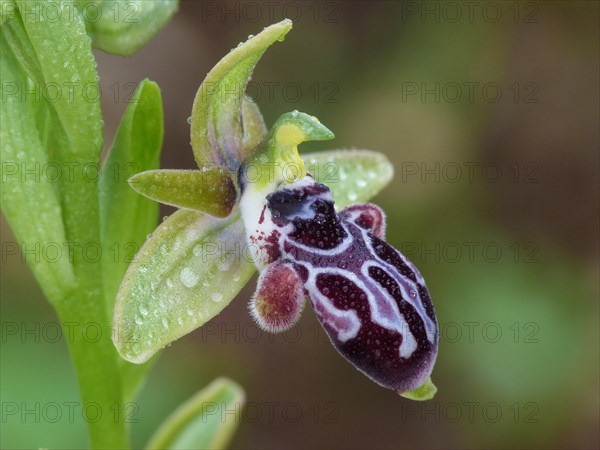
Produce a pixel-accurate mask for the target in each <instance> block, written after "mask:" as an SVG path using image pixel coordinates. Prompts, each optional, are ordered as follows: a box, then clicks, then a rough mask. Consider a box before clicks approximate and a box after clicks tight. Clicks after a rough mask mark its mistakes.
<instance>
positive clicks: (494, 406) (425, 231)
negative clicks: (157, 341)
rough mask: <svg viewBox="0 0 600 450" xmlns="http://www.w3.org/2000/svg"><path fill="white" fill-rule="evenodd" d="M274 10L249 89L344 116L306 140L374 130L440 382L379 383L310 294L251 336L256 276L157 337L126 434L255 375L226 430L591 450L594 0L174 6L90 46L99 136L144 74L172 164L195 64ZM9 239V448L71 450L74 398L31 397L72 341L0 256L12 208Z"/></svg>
mask: <svg viewBox="0 0 600 450" xmlns="http://www.w3.org/2000/svg"><path fill="white" fill-rule="evenodd" d="M248 5H250V6H248ZM457 14H460V16H458V15H457ZM498 14H500V16H499V15H498ZM284 16H288V17H290V18H292V19H294V18H296V20H295V25H294V30H293V31H292V32H291V33H290V34H289V35H288V37H287V38H286V41H285V43H283V44H276V45H275V46H273V47H272V48H271V49H270V50H269V51H268V52H267V53H266V54H265V56H264V58H263V60H262V61H261V62H260V63H259V65H258V68H257V70H256V72H255V75H254V78H253V82H252V84H251V87H250V89H249V93H250V94H251V95H253V96H254V97H255V99H256V100H257V102H258V104H259V105H260V107H261V109H262V111H263V113H264V115H265V117H266V119H267V123H269V124H270V123H272V122H273V121H274V120H275V119H276V118H277V117H278V115H279V114H281V113H283V112H287V111H289V110H293V109H298V110H301V111H304V112H307V113H310V114H314V115H316V116H318V117H319V118H320V119H321V121H322V122H323V123H325V124H326V125H327V126H328V127H329V128H331V129H332V130H333V131H334V132H335V133H336V139H335V140H334V141H332V142H330V143H327V144H328V146H327V147H323V146H322V144H318V145H306V147H305V148H302V149H301V150H302V151H312V150H319V149H329V148H353V147H356V148H368V149H373V150H377V151H380V152H383V153H385V154H386V155H387V156H388V157H389V158H390V160H391V161H392V162H393V163H394V165H395V168H396V176H395V179H394V180H393V182H392V183H391V185H390V186H389V187H388V188H387V189H386V190H385V191H383V192H382V193H381V194H380V195H379V197H378V198H376V199H375V202H376V203H379V204H380V205H381V206H382V207H383V208H384V209H385V210H386V212H387V214H388V239H389V241H390V242H391V243H392V244H393V245H395V246H396V247H398V248H399V249H401V250H403V251H404V252H405V253H406V254H407V256H409V258H410V259H412V261H413V262H414V263H415V264H416V265H417V266H418V267H419V268H420V269H421V272H422V273H423V275H424V276H425V278H426V280H427V283H428V286H429V289H430V292H431V295H432V298H433V300H434V304H435V307H436V310H437V314H438V320H439V322H440V332H441V336H440V349H439V357H438V362H437V365H436V368H435V370H434V373H433V379H434V382H435V383H436V385H437V386H438V388H439V392H438V395H437V396H436V398H435V399H434V400H433V401H431V402H428V403H423V404H417V403H411V402H410V401H409V400H405V399H402V398H400V397H398V396H397V395H395V394H393V393H391V392H389V391H386V390H384V389H382V388H379V387H378V386H376V385H375V384H373V383H372V382H370V381H369V380H368V379H367V378H365V377H364V376H363V375H361V374H360V373H358V372H357V371H355V370H354V369H353V368H352V367H351V366H350V365H349V364H348V363H347V362H346V361H344V360H343V359H342V358H341V357H340V356H339V355H338V354H337V353H336V351H335V350H334V348H333V347H332V346H331V345H330V344H329V343H328V342H327V338H326V336H325V335H324V334H323V333H322V332H321V331H320V326H319V324H318V322H317V321H316V320H315V317H314V314H313V312H312V311H311V309H310V307H307V308H306V310H305V313H304V315H303V318H302V319H301V322H300V324H299V325H298V326H297V328H295V329H293V330H291V331H290V332H288V333H286V334H284V335H277V336H267V335H266V334H263V333H261V332H260V331H259V330H257V328H256V327H255V326H254V324H253V323H252V320H251V318H250V317H249V315H248V313H247V306H246V305H247V301H248V299H249V297H250V295H251V293H252V291H253V288H254V281H252V282H251V283H250V284H249V285H248V287H247V288H246V289H245V290H244V291H243V292H242V293H241V294H240V296H239V297H238V298H237V299H236V300H234V301H233V302H232V303H231V305H230V306H229V307H228V308H227V309H226V310H225V311H224V312H223V314H221V315H220V316H219V317H218V318H217V319H215V320H214V321H213V322H211V323H210V324H208V325H207V326H206V327H204V328H203V329H201V330H197V331H196V332H195V333H192V334H191V335H188V336H187V337H186V338H184V339H182V340H180V341H178V342H176V343H175V344H173V345H172V346H171V347H170V348H168V349H167V350H166V351H164V352H163V354H162V356H161V357H160V360H159V361H158V363H157V364H156V366H155V367H154V368H153V370H152V371H151V372H150V376H149V379H148V382H147V384H146V385H145V387H144V388H143V390H142V392H141V394H140V397H139V402H138V404H137V405H136V406H135V408H133V407H132V409H131V412H132V415H131V420H132V422H133V423H132V429H133V435H134V444H135V446H136V447H141V446H142V445H143V444H144V443H145V441H146V440H147V438H148V436H149V435H150V434H151V433H152V432H153V430H154V429H155V428H156V426H157V425H158V424H159V423H160V422H161V421H162V419H163V418H164V417H165V416H166V415H167V414H168V413H169V412H170V411H172V410H173V409H174V408H175V407H176V406H177V405H178V404H180V403H181V402H182V401H184V400H185V399H186V398H188V397H189V396H191V395H192V394H193V393H194V392H196V391H197V390H198V389H200V388H202V387H203V386H204V385H206V384H208V383H209V382H210V381H211V380H212V379H213V378H215V377H217V376H221V375H224V376H228V377H230V378H232V379H234V380H236V381H238V382H239V383H240V384H241V385H242V386H243V387H244V388H245V390H246V391H247V401H248V407H247V409H246V411H245V413H244V414H243V416H242V418H241V421H240V426H239V430H238V433H237V434H236V436H235V438H234V440H233V442H232V445H231V446H232V448H240V449H245V448H267V449H286V448H290V449H298V448H302V449H304V448H328V449H349V448H351V449H363V448H469V449H471V448H473V449H476V448H483V447H485V448H492V449H494V448H498V449H505V448H519V449H521V448H536V449H539V448H569V449H572V448H598V446H599V445H600V444H599V431H598V423H599V413H598V411H599V400H598V399H599V386H598V379H599V373H598V372H599V362H598V354H599V352H598V348H599V329H598V324H599V318H598V317H599V316H598V313H599V311H598V304H599V302H598V294H599V292H598V288H599V286H598V246H599V241H598V225H599V224H598V215H599V190H598V188H599V179H598V168H599V151H598V145H599V123H600V120H599V119H600V115H599V87H598V86H599V82H598V80H599V61H598V54H599V40H598V37H599V22H598V18H599V8H598V3H597V2H587V1H583V2H576V1H573V2H556V1H552V2H544V1H542V2H391V1H371V2H361V1H347V2H313V1H307V2H278V1H274V2H251V3H244V2H226V3H220V2H183V3H182V4H181V8H180V11H179V13H178V14H176V16H175V18H174V19H173V20H172V22H171V23H170V24H169V25H168V26H167V27H166V28H165V29H164V30H163V31H162V32H161V33H159V35H158V36H157V37H156V38H155V39H154V40H153V41H152V42H151V43H150V44H149V45H148V46H147V47H145V48H143V49H142V50H141V51H140V52H139V53H138V54H136V55H135V56H133V57H131V58H120V57H115V56H110V55H106V54H102V53H100V52H97V58H98V66H99V72H100V77H101V86H102V89H103V94H102V101H103V111H104V114H105V122H106V133H105V136H106V139H107V143H109V142H110V139H111V137H112V136H113V135H114V132H115V128H116V125H117V124H118V121H119V119H120V117H121V114H122V113H123V111H124V109H125V107H126V105H127V103H126V98H127V95H130V94H131V92H132V90H133V87H134V84H132V83H137V82H139V80H141V79H143V78H145V77H148V78H150V79H152V80H155V81H157V82H158V83H159V85H160V86H161V88H162V92H163V98H164V104H165V119H166V124H165V130H166V131H165V145H164V151H163V158H162V165H163V167H165V168H193V167H194V162H193V157H192V152H191V148H190V146H189V125H188V123H187V118H188V117H189V115H190V111H191V105H192V101H193V98H194V94H195V92H196V90H197V88H198V86H199V84H200V82H201V81H202V79H203V78H204V76H205V74H206V73H207V72H208V71H209V70H210V68H211V67H212V66H213V65H214V64H215V63H216V62H217V61H218V60H219V58H221V57H222V56H224V55H225V54H226V53H227V52H228V50H229V49H230V48H232V47H235V45H236V44H237V43H238V42H239V41H241V40H243V39H245V38H246V36H247V35H249V34H251V33H252V34H255V33H256V32H257V31H259V30H261V29H262V27H263V26H266V25H267V24H268V23H270V22H274V21H278V20H280V19H282V18H283V17H284ZM457 87H458V88H457ZM170 212H171V211H170V210H167V209H165V210H164V214H169V213H170ZM2 241H3V257H2V283H1V289H2V291H1V294H2V303H1V307H2V330H3V332H2V352H1V365H2V377H1V395H2V402H3V413H2V424H1V425H2V433H1V438H0V440H1V442H0V443H1V447H2V448H36V447H48V448H81V447H84V446H85V445H86V436H85V424H84V422H83V420H82V419H81V414H80V410H78V409H77V408H76V409H75V411H76V413H75V414H74V416H73V417H68V415H66V414H63V415H62V417H60V418H59V419H57V420H53V419H54V418H55V415H54V413H53V411H51V410H50V409H48V408H46V410H45V411H44V406H45V405H49V404H53V402H56V403H57V404H59V405H62V406H61V410H62V411H63V413H64V412H65V411H67V409H68V408H67V407H65V406H64V405H65V403H67V402H78V401H79V399H78V392H77V386H76V383H75V378H74V373H73V370H72V367H71V365H70V361H69V359H68V354H67V350H66V346H65V342H64V339H58V340H57V342H52V341H53V340H54V339H53V337H54V332H53V327H52V324H54V323H55V322H56V321H57V319H56V317H55V315H54V313H53V311H52V310H51V308H50V307H49V306H48V305H47V304H46V302H45V300H44V299H43V296H42V294H41V292H40V290H39V288H38V287H37V286H36V283H35V281H34V279H33V277H32V275H31V273H30V271H29V269H28V268H27V266H26V264H24V263H23V262H22V257H21V255H9V254H8V253H7V252H5V244H6V243H11V242H13V241H14V238H13V236H12V235H11V233H10V230H9V229H8V227H7V225H6V222H5V221H3V222H2ZM10 324H17V325H18V326H19V327H20V329H33V330H36V327H38V328H37V330H38V331H34V332H32V333H31V334H28V335H26V336H25V337H23V336H21V335H12V334H10V333H9V332H8V331H9V329H8V327H10V326H12V325H10ZM36 336H37V337H40V339H39V342H36V341H37V340H38V339H37V338H36ZM8 404H10V405H14V404H16V405H18V407H19V408H33V409H34V411H35V410H36V408H37V411H38V412H33V413H31V414H26V415H25V417H24V418H23V417H21V415H20V414H17V415H11V414H8V413H7V411H6V410H5V406H6V405H8ZM36 404H37V405H38V406H35V405H36Z"/></svg>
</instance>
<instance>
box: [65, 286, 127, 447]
mask: <svg viewBox="0 0 600 450" xmlns="http://www.w3.org/2000/svg"><path fill="white" fill-rule="evenodd" d="M84 278H86V279H84ZM79 279H80V280H81V283H80V284H79V285H78V286H77V287H76V289H75V290H74V291H73V292H72V293H71V294H70V295H67V296H66V297H65V298H63V299H62V300H61V302H60V306H59V305H57V307H56V310H57V313H58V316H59V317H60V321H61V324H63V329H64V333H65V335H66V336H69V337H70V339H69V352H70V354H71V358H72V360H73V363H74V365H75V370H76V372H77V379H78V382H79V390H80V394H81V400H82V404H83V408H84V409H83V411H84V414H85V416H84V417H85V419H86V423H87V426H88V432H89V439H90V446H91V448H94V449H127V448H130V444H129V433H128V430H127V427H126V426H125V423H124V420H123V418H124V408H125V406H126V405H124V404H123V401H122V389H121V381H120V373H119V366H118V364H117V359H116V358H117V355H116V352H115V350H114V346H113V344H112V341H111V338H110V336H111V328H110V325H109V321H108V317H107V316H106V310H105V306H104V301H103V298H102V291H101V290H100V278H99V277H97V276H96V277H94V278H91V279H90V278H87V277H85V276H84V277H79ZM94 279H96V280H97V281H91V280H94ZM70 324H73V325H72V326H73V327H77V328H74V329H75V330H76V332H73V331H72V330H73V329H69V327H70V326H71V325H70ZM92 324H93V325H92ZM83 327H86V332H82V330H83ZM96 332H98V334H99V336H98V337H96ZM66 333H71V334H66ZM96 339H98V341H97V342H92V341H95V340H96Z"/></svg>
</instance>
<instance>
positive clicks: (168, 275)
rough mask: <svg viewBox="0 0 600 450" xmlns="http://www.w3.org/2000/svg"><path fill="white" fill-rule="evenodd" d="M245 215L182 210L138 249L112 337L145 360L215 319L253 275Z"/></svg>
mask: <svg viewBox="0 0 600 450" xmlns="http://www.w3.org/2000/svg"><path fill="white" fill-rule="evenodd" d="M245 242H246V239H245V231H244V227H243V225H242V222H241V220H240V218H239V215H238V214H237V213H236V214H232V215H230V216H229V217H228V218H226V219H217V218H215V217H212V216H210V215H204V214H200V213H197V212H195V211H188V210H179V211H176V212H175V213H174V214H173V215H171V216H170V217H169V218H168V219H167V220H165V221H164V222H163V223H161V224H160V225H159V227H158V228H157V229H156V231H155V232H154V233H153V234H152V236H151V237H150V238H149V239H148V241H147V242H146V244H145V245H144V246H143V247H142V249H141V250H140V252H139V253H138V254H137V256H136V258H135V260H134V261H133V263H132V264H131V265H130V266H129V269H128V271H127V273H126V275H125V278H124V279H123V283H122V284H121V288H120V290H119V293H118V295H117V301H116V304H115V315H114V324H113V325H114V329H115V330H116V332H115V333H114V334H113V342H114V343H115V345H116V347H117V350H118V351H119V353H120V354H121V356H122V357H123V358H125V359H126V360H128V361H130V362H133V363H137V364H140V363H143V362H145V361H147V360H148V359H149V358H150V357H151V356H152V355H153V354H155V353H156V352H157V351H158V350H160V349H161V348H163V347H164V346H166V345H168V344H170V343H171V342H173V341H175V340H176V339H179V338H180V337H182V336H184V335H186V334H187V333H189V332H191V331H193V330H195V329H196V328H198V327H199V326H201V325H203V324H204V323H206V322H208V321H209V320H211V319H212V318H213V317H215V316H216V315H217V314H219V313H220V312H221V311H222V310H223V308H225V307H226V306H227V305H228V304H229V302H230V301H231V300H232V299H233V298H234V297H235V296H236V295H237V294H238V292H239V291H240V290H241V289H242V288H243V287H244V286H245V285H246V283H247V282H248V280H249V279H250V277H251V276H252V274H253V273H254V270H255V268H254V264H253V263H252V261H251V259H250V256H249V252H248V249H247V248H246V246H245Z"/></svg>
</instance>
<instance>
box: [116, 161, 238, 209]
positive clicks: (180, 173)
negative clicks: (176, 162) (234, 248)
mask: <svg viewBox="0 0 600 450" xmlns="http://www.w3.org/2000/svg"><path fill="white" fill-rule="evenodd" d="M128 181H129V185H130V186H131V187H132V188H133V189H135V190H136V191H137V192H138V193H140V194H142V195H144V196H146V197H148V198H151V199H152V200H155V201H157V202H161V203H164V204H166V205H171V206H175V207H177V208H183V209H191V210H194V211H200V212H203V213H206V214H210V215H211V216H214V217H227V216H228V215H229V214H230V213H231V210H232V209H233V206H234V205H235V201H236V197H237V194H236V190H235V186H234V184H233V181H232V179H231V175H230V173H229V172H228V171H227V169H224V168H222V167H218V166H215V167H212V168H210V169H209V168H205V170H148V171H146V172H142V173H139V174H137V175H134V176H133V177H131V178H130V179H129V180H128Z"/></svg>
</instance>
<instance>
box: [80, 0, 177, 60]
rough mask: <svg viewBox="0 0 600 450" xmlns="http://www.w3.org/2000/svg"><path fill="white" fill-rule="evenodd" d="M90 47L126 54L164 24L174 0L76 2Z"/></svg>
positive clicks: (139, 45) (175, 9)
mask: <svg viewBox="0 0 600 450" xmlns="http://www.w3.org/2000/svg"><path fill="white" fill-rule="evenodd" d="M76 6H77V7H78V8H79V10H80V12H81V14H82V16H83V18H84V20H85V23H86V28H87V31H88V34H89V35H90V36H91V37H92V39H93V44H94V47H96V48H98V49H100V50H102V51H105V52H108V53H114V54H116V55H122V56H129V55H132V54H133V53H135V52H136V51H137V50H139V49H140V48H141V47H143V46H144V45H145V44H146V43H147V42H148V41H150V39H152V38H153V37H154V35H155V34H156V33H158V31H159V30H160V29H161V28H162V27H164V26H165V24H166V23H167V22H168V21H169V19H170V18H171V17H172V16H173V14H175V12H176V11H177V8H178V2H177V1H176V0H152V1H131V0H119V1H114V0H104V1H97V0H96V1H80V2H76Z"/></svg>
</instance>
